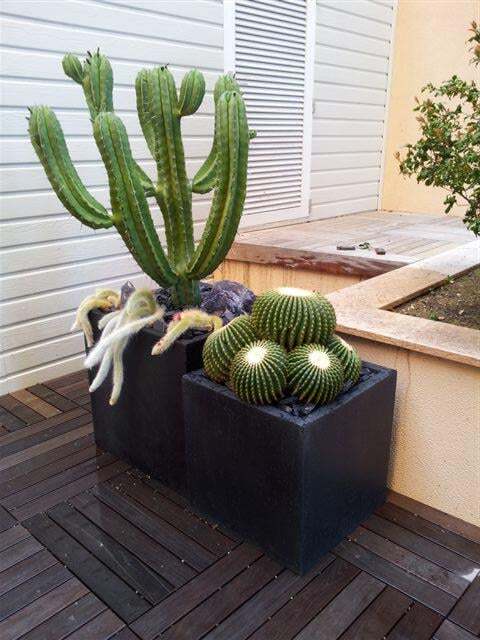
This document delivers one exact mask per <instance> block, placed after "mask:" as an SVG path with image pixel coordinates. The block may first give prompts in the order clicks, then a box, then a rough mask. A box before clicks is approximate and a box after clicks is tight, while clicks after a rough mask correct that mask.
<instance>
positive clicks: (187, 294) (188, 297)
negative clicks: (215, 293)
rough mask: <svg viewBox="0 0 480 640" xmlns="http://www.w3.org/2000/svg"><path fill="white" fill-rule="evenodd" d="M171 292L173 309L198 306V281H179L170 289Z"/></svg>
mask: <svg viewBox="0 0 480 640" xmlns="http://www.w3.org/2000/svg"><path fill="white" fill-rule="evenodd" d="M171 292H172V302H173V304H174V306H175V309H185V308H187V307H199V306H200V285H199V282H198V280H184V279H180V280H179V281H178V283H177V284H176V285H175V286H173V287H172V288H171Z"/></svg>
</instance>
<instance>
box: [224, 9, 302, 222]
mask: <svg viewBox="0 0 480 640" xmlns="http://www.w3.org/2000/svg"><path fill="white" fill-rule="evenodd" d="M306 39H307V3H306V0H284V1H282V0H236V1H235V4H234V43H233V46H234V68H235V72H236V77H237V79H238V82H239V84H240V86H241V87H242V90H243V94H244V97H245V100H246V105H247V111H248V119H249V125H250V127H251V128H252V129H256V131H257V138H256V139H255V140H254V141H253V142H252V144H251V147H250V161H249V181H248V191H247V200H246V204H245V209H244V224H245V223H246V224H247V225H248V224H249V222H250V223H253V224H261V223H262V222H272V221H273V222H275V221H277V220H282V219H289V218H294V217H300V216H306V215H307V214H308V210H307V209H308V205H307V203H308V186H307V185H306V183H305V180H306V179H308V176H306V175H305V173H306V171H305V162H306V161H307V162H308V161H309V158H308V159H306V157H305V156H306V150H305V146H304V129H305V115H306V112H305V109H306V105H305V96H306V84H305V81H306V63H305V56H306ZM227 70H229V69H227ZM307 95H308V94H307ZM308 109H309V110H310V112H311V105H310V106H309V107H308ZM309 155H310V154H308V156H309Z"/></svg>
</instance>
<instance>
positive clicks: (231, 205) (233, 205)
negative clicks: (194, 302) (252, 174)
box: [188, 92, 249, 279]
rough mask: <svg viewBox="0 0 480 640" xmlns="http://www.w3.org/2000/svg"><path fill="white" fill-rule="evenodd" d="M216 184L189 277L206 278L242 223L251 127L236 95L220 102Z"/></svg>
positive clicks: (238, 96) (227, 248)
mask: <svg viewBox="0 0 480 640" xmlns="http://www.w3.org/2000/svg"><path fill="white" fill-rule="evenodd" d="M215 136H216V138H217V141H218V149H219V153H218V157H217V164H216V166H217V185H216V188H215V193H214V196H213V202H212V206H211V209H210V214H209V216H208V219H207V223H206V225H205V229H204V232H203V235H202V238H201V240H200V242H199V244H198V246H197V249H196V251H195V255H194V257H193V260H192V263H191V265H190V267H189V270H188V273H189V275H194V276H195V277H196V278H198V279H200V278H204V277H205V276H206V275H208V274H209V273H211V272H212V271H213V270H214V269H216V268H217V266H218V265H219V264H220V262H221V261H222V260H223V259H224V257H225V256H226V254H227V252H228V250H229V248H230V246H231V244H232V242H233V239H234V237H235V234H236V232H237V229H238V224H239V222H240V216H241V214H242V211H243V203H244V201H245V193H246V186H247V162H248V143H249V140H248V124H247V117H246V113H245V105H244V102H243V100H242V98H241V96H240V95H239V94H238V93H237V92H233V93H229V92H226V93H224V94H222V96H221V97H220V98H219V100H218V103H217V109H216V125H215Z"/></svg>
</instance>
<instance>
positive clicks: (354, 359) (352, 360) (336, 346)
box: [326, 336, 362, 384]
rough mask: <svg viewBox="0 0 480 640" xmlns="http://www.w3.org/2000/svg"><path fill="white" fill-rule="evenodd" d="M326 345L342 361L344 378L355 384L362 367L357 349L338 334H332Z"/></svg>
mask: <svg viewBox="0 0 480 640" xmlns="http://www.w3.org/2000/svg"><path fill="white" fill-rule="evenodd" d="M326 346H327V349H328V350H329V351H330V352H331V353H333V354H335V355H336V356H337V358H338V359H339V360H340V362H341V363H342V366H343V371H344V376H345V380H350V381H351V382H353V383H354V384H355V383H356V382H357V381H358V379H359V377H360V371H361V369H362V361H361V359H360V356H359V355H358V351H357V350H356V349H354V348H353V347H352V345H350V344H348V342H346V341H345V340H343V338H340V336H332V337H331V338H330V340H329V341H328V342H327V345H326Z"/></svg>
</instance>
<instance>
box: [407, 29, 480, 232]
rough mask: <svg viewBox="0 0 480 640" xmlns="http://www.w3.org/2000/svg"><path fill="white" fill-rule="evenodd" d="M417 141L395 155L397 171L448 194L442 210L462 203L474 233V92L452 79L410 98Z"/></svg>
mask: <svg viewBox="0 0 480 640" xmlns="http://www.w3.org/2000/svg"><path fill="white" fill-rule="evenodd" d="M470 31H471V32H472V34H473V35H472V36H471V37H470V38H469V39H468V40H467V42H468V43H469V44H470V45H471V46H470V48H469V50H470V52H471V53H472V56H473V57H472V59H471V61H470V62H471V63H472V64H473V65H474V66H478V65H479V64H480V27H479V26H478V25H477V24H476V23H475V22H472V25H471V29H470ZM415 102H416V106H415V108H414V111H415V112H416V113H417V114H418V116H417V121H418V123H419V125H420V131H421V137H420V139H419V140H418V141H417V142H416V143H414V144H407V145H406V152H405V154H404V156H403V157H402V155H401V154H400V152H397V154H396V158H397V160H398V161H399V166H400V172H401V173H402V174H403V175H405V176H412V175H415V176H416V178H417V182H423V183H424V184H425V185H427V186H435V187H441V188H443V189H447V190H448V191H449V193H448V195H447V196H446V198H445V200H444V205H445V212H446V213H449V212H450V211H451V210H452V208H453V206H454V205H456V204H463V205H464V206H465V205H466V212H465V215H464V219H463V221H464V223H465V225H466V226H467V228H469V229H471V231H473V233H475V235H479V234H480V88H479V87H478V86H477V84H476V83H475V82H474V81H473V80H472V81H471V82H467V81H466V80H462V79H461V78H459V77H458V76H457V75H454V76H452V77H451V78H450V79H449V80H447V81H445V82H443V83H442V84H441V85H440V86H434V85H433V84H432V83H429V84H427V85H426V86H425V87H423V89H422V97H421V98H415Z"/></svg>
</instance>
